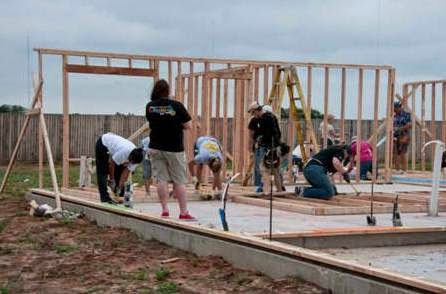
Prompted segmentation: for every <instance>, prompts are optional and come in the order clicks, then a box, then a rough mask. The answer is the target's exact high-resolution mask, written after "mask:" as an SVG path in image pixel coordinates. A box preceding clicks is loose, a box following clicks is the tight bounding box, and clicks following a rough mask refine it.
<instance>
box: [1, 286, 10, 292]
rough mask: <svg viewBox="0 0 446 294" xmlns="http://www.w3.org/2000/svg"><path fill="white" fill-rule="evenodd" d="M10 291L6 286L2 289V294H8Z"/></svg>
mask: <svg viewBox="0 0 446 294" xmlns="http://www.w3.org/2000/svg"><path fill="white" fill-rule="evenodd" d="M8 293H9V290H8V288H6V287H5V286H2V287H0V294H8Z"/></svg>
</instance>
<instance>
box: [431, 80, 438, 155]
mask: <svg viewBox="0 0 446 294" xmlns="http://www.w3.org/2000/svg"><path fill="white" fill-rule="evenodd" d="M431 87H432V88H431V90H432V92H431V93H432V94H431V133H432V140H435V139H436V138H437V129H436V124H435V104H436V103H435V100H436V97H435V96H436V91H435V83H431ZM434 152H435V145H434V144H432V147H431V161H432V162H434Z"/></svg>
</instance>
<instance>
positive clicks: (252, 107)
mask: <svg viewBox="0 0 446 294" xmlns="http://www.w3.org/2000/svg"><path fill="white" fill-rule="evenodd" d="M260 109H262V105H260V104H259V102H257V101H254V102H253V103H251V105H249V108H248V112H249V113H251V112H252V111H254V110H260Z"/></svg>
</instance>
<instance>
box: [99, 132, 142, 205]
mask: <svg viewBox="0 0 446 294" xmlns="http://www.w3.org/2000/svg"><path fill="white" fill-rule="evenodd" d="M142 158H143V150H142V148H136V147H135V145H134V144H133V143H132V142H130V141H129V140H127V139H125V138H123V137H121V136H118V135H116V134H113V133H106V134H103V135H102V136H101V137H100V138H99V139H98V140H97V142H96V175H97V180H98V189H99V195H100V200H101V202H108V203H112V204H115V202H114V201H113V199H112V198H111V197H110V195H109V194H108V191H107V177H109V185H110V187H111V188H112V190H113V191H114V192H115V193H116V194H118V195H119V196H121V197H122V196H124V184H125V182H126V181H127V178H128V176H129V174H130V173H131V172H133V171H134V170H135V168H136V164H138V163H140V162H141V161H142Z"/></svg>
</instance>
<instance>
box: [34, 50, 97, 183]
mask: <svg viewBox="0 0 446 294" xmlns="http://www.w3.org/2000/svg"><path fill="white" fill-rule="evenodd" d="M86 62H88V60H86ZM37 66H38V69H39V81H43V60H42V54H40V53H38V59H37ZM42 87H43V85H42ZM38 99H39V100H38V102H39V106H40V108H43V89H41V91H40V93H39V98H38ZM39 124H40V123H39ZM37 137H38V144H39V147H38V148H39V149H38V151H37V152H38V153H39V188H43V156H44V155H43V147H44V146H43V134H42V130H41V128H38V131H37Z"/></svg>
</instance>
